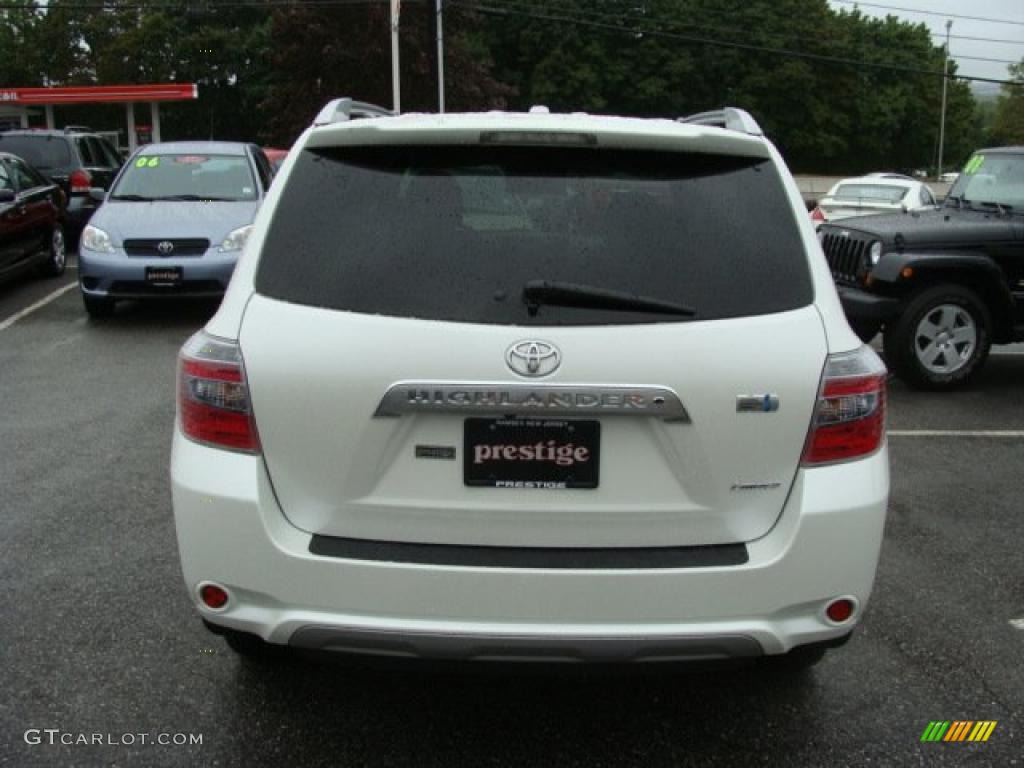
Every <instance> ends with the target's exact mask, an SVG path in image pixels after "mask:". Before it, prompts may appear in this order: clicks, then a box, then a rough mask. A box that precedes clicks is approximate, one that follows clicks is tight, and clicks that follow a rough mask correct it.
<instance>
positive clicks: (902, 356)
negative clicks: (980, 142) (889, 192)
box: [818, 147, 1024, 389]
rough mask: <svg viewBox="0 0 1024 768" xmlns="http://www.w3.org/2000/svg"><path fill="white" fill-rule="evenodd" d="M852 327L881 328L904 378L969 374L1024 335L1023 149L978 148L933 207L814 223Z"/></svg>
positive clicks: (918, 380) (937, 385) (934, 382)
mask: <svg viewBox="0 0 1024 768" xmlns="http://www.w3.org/2000/svg"><path fill="white" fill-rule="evenodd" d="M818 238H819V239H820V240H821V244H822V248H823V249H824V251H825V256H826V257H827V258H828V263H829V267H830V268H831V270H832V277H833V279H834V280H835V282H836V285H837V287H838V290H839V296H840V298H841V299H842V302H843V309H844V310H845V311H846V316H847V319H848V320H849V321H850V325H851V326H852V327H853V329H854V330H855V331H856V332H857V333H858V334H859V335H860V336H861V338H863V339H864V340H866V341H867V340H869V339H871V338H872V337H874V336H875V334H877V333H878V332H879V331H880V330H881V331H883V332H884V343H885V356H886V359H887V360H888V362H889V366H890V368H892V369H893V370H894V371H895V372H896V374H897V375H899V376H900V377H901V378H903V379H905V380H906V381H907V382H908V383H910V384H913V385H916V386H919V387H925V388H930V389H943V388H947V387H951V386H955V385H957V384H961V383H963V382H965V381H966V380H967V379H968V378H970V376H971V375H972V374H974V373H975V372H977V371H978V370H979V369H980V368H981V366H982V365H983V364H984V362H985V359H986V358H987V357H988V352H989V347H990V346H991V345H992V344H1008V343H1011V342H1015V341H1022V340H1024V147H1003V148H1000V149H983V150H979V151H978V152H976V153H974V155H972V156H971V159H970V160H968V161H967V164H966V165H965V166H964V170H963V172H962V173H961V174H960V177H959V178H958V179H957V181H956V184H954V185H953V188H952V189H951V190H950V192H949V195H948V197H947V198H946V201H945V203H944V204H943V206H942V207H941V208H938V209H937V210H934V211H918V212H914V213H902V214H884V215H879V216H861V217H858V218H855V219H845V220H843V221H839V222H836V223H834V224H822V225H821V226H820V227H819V228H818Z"/></svg>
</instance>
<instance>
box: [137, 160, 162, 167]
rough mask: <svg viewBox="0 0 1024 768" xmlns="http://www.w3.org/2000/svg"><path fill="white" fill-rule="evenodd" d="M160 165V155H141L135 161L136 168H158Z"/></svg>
mask: <svg viewBox="0 0 1024 768" xmlns="http://www.w3.org/2000/svg"><path fill="white" fill-rule="evenodd" d="M158 165H160V158H159V157H140V158H138V159H136V161H135V167H136V168H156V167H157V166H158Z"/></svg>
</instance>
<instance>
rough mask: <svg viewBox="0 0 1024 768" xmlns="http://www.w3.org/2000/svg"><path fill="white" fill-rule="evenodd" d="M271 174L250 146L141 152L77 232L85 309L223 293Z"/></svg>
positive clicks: (96, 312)
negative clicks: (122, 302)
mask: <svg viewBox="0 0 1024 768" xmlns="http://www.w3.org/2000/svg"><path fill="white" fill-rule="evenodd" d="M272 176H273V171H272V170H271V166H270V162H269V161H268V160H267V157H266V155H265V154H264V153H263V150H261V149H260V148H259V147H257V146H255V145H253V144H243V143H237V142H221V141H198V142H170V143H164V144H151V145H149V146H146V147H142V148H141V149H139V150H138V151H137V152H136V153H135V154H134V155H132V157H131V158H130V159H129V161H128V162H127V163H125V166H124V168H122V170H121V172H120V173H119V174H118V177H117V179H116V180H115V181H114V184H113V186H112V187H111V191H110V193H109V194H108V195H106V196H105V199H104V202H103V205H102V206H101V207H100V208H99V209H98V210H97V211H96V213H95V214H94V215H93V217H92V220H91V221H90V223H89V225H88V226H87V227H86V228H85V229H84V230H83V232H82V238H81V242H80V245H79V278H80V286H81V289H82V299H83V301H84V303H85V309H86V311H87V312H88V313H89V314H90V315H91V316H92V317H106V316H109V315H110V314H111V313H113V311H114V307H115V304H116V302H117V300H118V299H149V298H152V297H160V296H220V295H221V294H223V293H224V289H225V288H226V287H227V284H228V281H229V280H230V279H231V274H232V272H233V271H234V268H235V262H236V261H237V260H238V256H239V254H240V253H241V251H242V247H243V246H244V245H245V241H246V238H247V237H248V235H249V229H250V227H251V225H252V221H253V218H254V217H255V215H256V211H257V210H258V209H259V206H260V203H261V202H262V201H263V198H264V196H265V195H266V192H267V189H268V188H269V186H270V180H271V178H272ZM96 194H97V196H98V197H101V198H102V197H103V196H102V195H101V193H100V192H99V191H97V192H96Z"/></svg>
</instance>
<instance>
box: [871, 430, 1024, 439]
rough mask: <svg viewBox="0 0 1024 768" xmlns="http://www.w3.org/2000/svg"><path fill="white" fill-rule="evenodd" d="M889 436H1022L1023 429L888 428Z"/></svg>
mask: <svg viewBox="0 0 1024 768" xmlns="http://www.w3.org/2000/svg"><path fill="white" fill-rule="evenodd" d="M888 435H889V437H1014V438H1021V437H1024V429H890V430H889V431H888Z"/></svg>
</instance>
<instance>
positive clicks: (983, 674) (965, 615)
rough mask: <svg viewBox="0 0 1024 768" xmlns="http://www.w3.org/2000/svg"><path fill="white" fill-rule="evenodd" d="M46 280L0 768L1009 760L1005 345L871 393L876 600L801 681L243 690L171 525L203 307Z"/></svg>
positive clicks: (455, 680)
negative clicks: (187, 351) (197, 602)
mask: <svg viewBox="0 0 1024 768" xmlns="http://www.w3.org/2000/svg"><path fill="white" fill-rule="evenodd" d="M73 281H74V272H73V271H69V272H68V274H67V275H66V276H65V277H64V278H62V279H59V280H50V281H36V280H24V281H19V282H16V283H14V284H10V285H6V286H0V398H2V406H0V455H2V461H0V488H2V489H3V492H2V497H0V498H2V500H0V520H2V524H3V535H0V553H2V558H0V579H2V581H0V583H2V585H3V589H2V590H0V638H2V642H0V690H2V691H3V695H2V696H0V765H5V766H7V765H9V766H18V767H19V768H20V767H21V766H36V765H39V766H50V765H61V766H64V765H69V766H70V765H80V766H96V765H117V766H123V765H145V766H179V765H180V766H197V765H202V766H208V765H210V766H213V765H219V766H234V765H241V766H264V765H265V766H276V765H295V766H299V765H301V766H321V765H323V766H328V765H329V766H337V765H344V766H377V765H388V766H395V765H408V766H439V767H440V766H444V768H454V767H455V766H472V767H473V768H477V767H478V766H484V765H486V766H505V765H508V766H513V765H514V766H527V765H539V766H548V765H551V766H586V767H587V768H593V767H595V766H627V765H636V766H662V765H663V766H691V765H692V766H704V765H722V766H741V765H742V766H747V765H772V766H774V765H779V766H828V765H844V766H845V765H857V766H864V765H881V766H890V765H977V766H990V765H993V766H994V765H1000V766H1003V765H1024V749H1022V744H1024V712H1022V710H1024V694H1022V691H1024V663H1022V658H1024V591H1022V589H1021V585H1022V584H1024V554H1022V548H1021V542H1022V541H1024V515H1022V513H1021V512H1022V508H1024V505H1022V504H1021V501H1020V498H1021V496H1022V494H1024V482H1022V471H1021V470H1022V467H1024V349H1021V348H1020V345H1018V346H1017V347H1016V348H1012V349H1007V350H1003V351H1000V352H999V353H997V354H996V355H994V356H993V357H992V359H991V360H990V362H989V364H988V366H987V368H986V369H985V370H984V372H983V373H982V375H981V376H980V377H979V378H978V380H977V382H976V383H975V384H973V385H972V386H971V387H970V388H969V389H965V390H963V391H960V392H956V393H952V394H942V395H939V394H922V393H917V392H912V391H909V390H907V389H906V388H905V387H904V386H903V385H902V384H901V383H900V382H899V381H894V382H893V383H892V387H891V390H890V392H891V417H890V425H889V426H890V430H891V437H890V448H891V456H892V497H891V506H890V512H889V520H888V525H887V531H886V539H885V544H884V547H883V551H882V559H881V564H880V567H879V572H878V580H877V584H876V588H875V593H874V595H873V599H872V603H871V605H870V606H869V608H868V611H867V615H866V617H865V620H864V623H863V624H862V625H861V627H860V629H859V630H858V632H857V633H856V634H855V636H854V638H853V639H852V640H851V642H850V643H849V644H848V645H847V646H846V647H844V648H842V649H839V650H837V651H833V652H831V653H830V654H829V656H828V657H827V658H826V659H825V661H824V662H822V663H821V664H820V665H818V666H817V667H816V668H815V669H814V670H813V671H811V672H809V673H806V674H803V675H798V676H787V675H784V674H780V673H778V672H776V671H771V670H765V669H761V668H740V669H729V670H715V671H692V670H690V671H678V670H664V669H661V668H658V669H657V670H656V671H653V672H647V673H646V674H642V675H638V674H621V673H615V674H610V673H608V672H605V671H596V672H593V673H591V674H579V673H576V674H571V675H570V674H555V673H551V672H549V671H533V670H529V671H523V670H520V671H515V670H512V671H510V670H508V669H502V670H499V671H491V670H481V669H476V668H475V669H470V670H466V669H456V670H452V669H449V668H438V667H436V666H422V665H421V666H416V667H409V666H402V667H399V668H387V669H371V670H366V669H355V668H351V667H348V666H345V665H340V664H335V663H332V664H326V663H323V662H321V661H317V660H310V659H291V660H288V661H286V662H283V663H281V664H279V665H276V666H269V667H259V666H252V665H247V664H243V663H242V662H240V661H239V660H238V659H237V658H236V657H235V656H234V655H233V654H232V653H231V652H230V651H228V650H227V648H226V646H224V645H223V643H222V641H220V640H219V639H218V638H216V637H213V636H212V635H210V634H209V633H207V632H206V630H205V629H203V627H202V625H201V624H200V622H199V620H198V619H197V617H196V615H195V612H194V611H193V609H192V607H191V605H190V603H189V600H188V598H187V596H186V593H185V589H184V586H183V583H182V581H181V575H180V572H179V566H178V555H177V549H176V543H175V537H174V527H173V521H172V517H171V506H170V492H169V488H168V460H169V450H170V435H171V429H172V423H173V418H174V398H173V395H174V366H175V355H176V352H177V349H178V347H179V346H180V344H181V343H182V342H183V341H184V340H185V339H186V338H187V337H188V336H189V335H190V334H191V333H192V332H193V331H194V330H196V329H197V328H199V327H200V326H201V325H202V324H203V323H204V322H205V320H206V319H207V318H208V317H209V316H210V315H211V314H212V312H213V311H214V309H215V307H214V305H212V304H209V303H205V304H204V303H199V304H194V303H193V304H156V305H126V306H124V307H122V308H120V309H119V311H118V313H117V315H116V317H115V318H113V319H112V320H110V321H109V322H103V323H93V322H89V321H88V320H87V319H86V316H85V313H84V311H83V309H82V306H81V301H80V299H79V297H78V295H77V292H76V291H75V290H74V289H71V290H68V291H66V292H64V293H60V294H57V295H56V296H55V295H54V294H55V293H56V292H57V291H59V290H60V289H61V287H62V286H63V285H68V284H72V283H73ZM47 299H49V300H47ZM41 302H45V303H41ZM37 304H38V306H35V305H37ZM27 310H31V311H27ZM842 546H843V542H842V541H836V542H835V547H837V548H840V547H842ZM822 557H823V558H827V557H828V553H827V552H823V553H822ZM1015 621H1016V622H1019V626H1018V625H1017V624H1015V623H1014V622H1015ZM936 720H941V721H945V720H950V721H957V720H971V721H979V720H990V721H996V722H997V726H996V728H995V730H994V731H993V732H992V735H991V737H990V738H989V740H988V742H986V743H922V742H921V741H920V738H921V735H922V732H923V731H924V730H925V728H926V726H928V724H929V722H931V721H936ZM55 729H56V731H57V733H55V734H53V732H54V730H55ZM48 731H49V733H48ZM50 734H53V736H54V737H55V738H54V741H55V742H56V743H54V744H50V743H49V740H50V738H51V735H50ZM93 735H100V736H102V739H101V740H102V742H103V743H100V744H93V743H87V744H82V743H80V742H81V741H82V738H81V737H83V736H84V737H85V740H86V741H92V740H93ZM161 735H165V736H167V737H168V740H170V741H172V742H173V741H175V740H177V737H178V736H179V735H182V736H184V737H185V739H186V742H187V741H194V740H195V737H196V735H198V736H199V737H200V738H201V743H191V744H190V743H185V744H174V743H171V744H167V745H163V744H157V743H153V742H155V741H156V740H157V739H158V738H159V737H160V736H161ZM68 736H70V738H67V737H68ZM62 740H64V741H72V742H78V743H71V744H62V743H61V741H62ZM36 741H38V742H39V743H32V742H36Z"/></svg>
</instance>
